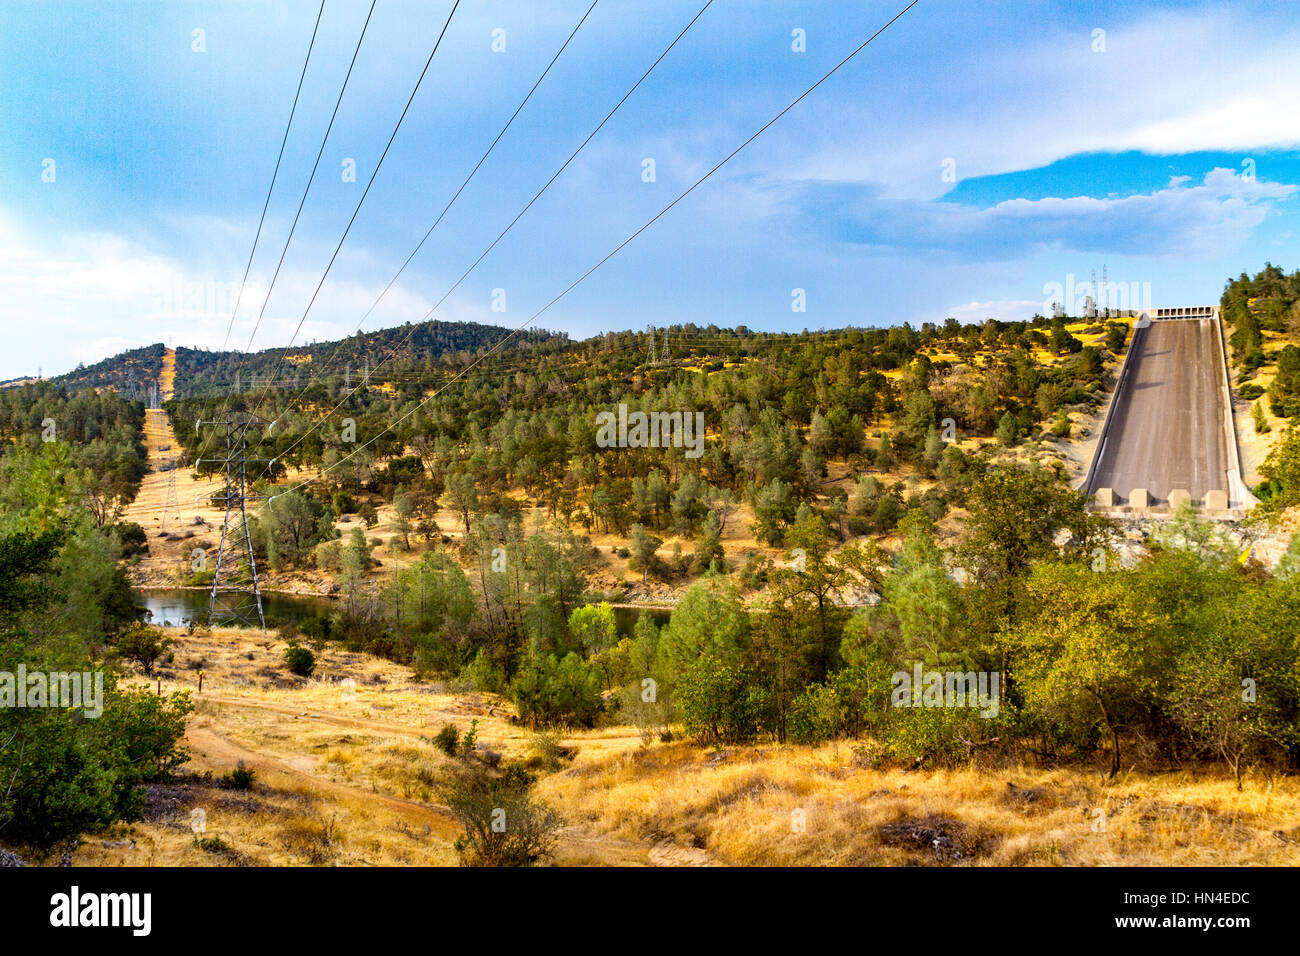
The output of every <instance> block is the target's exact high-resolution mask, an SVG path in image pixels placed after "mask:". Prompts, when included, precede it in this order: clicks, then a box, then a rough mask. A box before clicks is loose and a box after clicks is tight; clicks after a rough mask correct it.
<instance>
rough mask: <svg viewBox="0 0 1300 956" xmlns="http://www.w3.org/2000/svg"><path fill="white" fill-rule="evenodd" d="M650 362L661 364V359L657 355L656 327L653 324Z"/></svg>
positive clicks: (651, 327) (651, 328)
mask: <svg viewBox="0 0 1300 956" xmlns="http://www.w3.org/2000/svg"><path fill="white" fill-rule="evenodd" d="M650 364H651V365H658V364H659V360H658V359H657V358H656V357H655V327H654V326H653V325H652V326H650Z"/></svg>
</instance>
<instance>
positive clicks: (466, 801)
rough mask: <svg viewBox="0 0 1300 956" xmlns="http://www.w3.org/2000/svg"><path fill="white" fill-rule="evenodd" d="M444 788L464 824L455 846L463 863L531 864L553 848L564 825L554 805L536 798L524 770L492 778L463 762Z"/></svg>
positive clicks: (450, 806) (444, 795)
mask: <svg viewBox="0 0 1300 956" xmlns="http://www.w3.org/2000/svg"><path fill="white" fill-rule="evenodd" d="M461 766H462V768H463V769H461V770H460V771H459V772H458V773H456V774H455V775H454V776H453V778H452V780H451V781H450V782H449V783H448V784H447V785H446V786H445V787H444V788H443V790H442V794H441V796H442V802H443V803H445V804H446V806H447V809H448V810H450V811H451V814H452V816H454V817H455V818H456V819H457V820H458V821H459V822H460V824H461V826H463V827H464V828H465V835H464V836H462V837H460V838H459V839H457V840H456V842H455V844H454V846H455V848H456V852H457V853H458V854H459V855H460V859H461V863H462V864H464V865H465V866H530V865H532V864H533V863H536V862H537V861H538V860H539V859H541V858H542V857H545V856H550V855H551V853H552V852H553V851H554V848H555V841H556V835H557V833H558V831H559V829H560V827H562V826H563V825H564V820H563V818H561V817H560V815H559V814H558V813H556V812H555V811H554V810H553V809H552V808H551V807H549V806H547V805H546V804H544V803H541V802H539V801H537V800H535V799H533V797H532V794H531V793H530V791H529V788H528V786H527V783H526V780H527V775H526V774H520V773H519V772H517V771H514V772H511V773H510V774H509V777H508V778H505V779H500V780H494V779H492V778H491V777H489V776H488V775H487V774H485V773H484V772H482V771H481V770H477V769H472V768H473V767H474V765H473V764H463V765H461Z"/></svg>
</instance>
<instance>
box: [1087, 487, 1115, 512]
mask: <svg viewBox="0 0 1300 956" xmlns="http://www.w3.org/2000/svg"><path fill="white" fill-rule="evenodd" d="M1092 497H1093V499H1094V500H1095V501H1096V502H1097V507H1098V508H1114V507H1115V489H1114V488H1098V489H1097V493H1096V494H1094V495H1093V496H1092Z"/></svg>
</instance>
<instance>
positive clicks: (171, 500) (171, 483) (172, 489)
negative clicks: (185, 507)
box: [162, 455, 181, 531]
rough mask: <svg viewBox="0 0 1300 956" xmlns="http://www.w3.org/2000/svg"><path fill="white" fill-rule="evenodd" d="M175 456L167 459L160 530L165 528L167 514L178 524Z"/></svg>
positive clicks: (178, 505)
mask: <svg viewBox="0 0 1300 956" xmlns="http://www.w3.org/2000/svg"><path fill="white" fill-rule="evenodd" d="M176 464H177V462H176V456H175V455H172V456H171V457H170V458H168V459H167V496H166V497H165V498H164V499H163V511H162V530H163V531H166V530H167V519H168V517H169V516H174V517H175V518H176V523H177V525H178V526H179V524H180V511H181V507H180V502H179V501H178V500H177V498H176Z"/></svg>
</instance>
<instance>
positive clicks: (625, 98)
mask: <svg viewBox="0 0 1300 956" xmlns="http://www.w3.org/2000/svg"><path fill="white" fill-rule="evenodd" d="M712 5H713V0H706V2H705V4H704V6H702V7H700V10H699V12H698V13H696V14H695V16H693V17H692V18H691V21H690V22H689V23H687V24H686V26H685V27H683V28H682V31H681V32H680V33H678V34H677V36H676V37H674V38H673V41H672V42H671V43H669V44H668V46H667V47H665V48H664V51H663V52H662V53H660V54H659V56H658V57H656V58H655V61H654V62H653V63H651V64H650V67H649V69H647V70H646V71H645V72H644V73H642V74H641V77H640V78H639V79H638V80H637V81H636V82H635V83H633V84H632V87H631V88H630V89H629V90H628V91H627V92H626V93H624V94H623V98H622V99H620V100H619V101H618V102H617V103H615V104H614V108H613V109H611V110H610V111H609V112H608V113H606V114H605V118H604V119H602V120H601V121H600V122H599V123H598V124H597V125H596V128H595V129H593V130H592V131H591V132H590V133H588V134H587V138H586V139H584V140H583V141H582V143H581V144H579V146H578V148H577V149H575V150H574V151H573V152H572V153H571V154H570V156H569V158H568V159H566V160H565V161H564V163H563V165H561V166H560V168H559V169H557V170H556V171H555V174H554V175H553V176H551V178H550V179H548V180H547V181H546V184H545V185H544V186H542V188H541V189H539V190H538V191H537V193H536V194H535V195H534V196H533V198H532V199H530V200H528V203H527V205H525V206H524V208H523V209H521V210H520V211H519V214H518V215H516V216H515V218H514V219H512V220H510V223H509V224H508V225H507V226H506V227H505V228H504V229H502V230H501V232H500V234H499V235H498V236H497V237H496V238H495V239H493V240H492V242H491V243H490V244H489V245H488V247H487V248H486V249H484V250H483V252H482V253H481V254H480V255H479V257H478V258H477V259H475V260H474V262H473V263H472V264H471V265H470V267H469V268H468V269H466V270H465V271H464V272H463V273H461V276H460V278H459V279H457V280H456V281H455V282H454V283H453V284H452V286H451V288H450V289H448V290H447V291H446V292H445V293H443V296H442V298H441V299H439V300H438V301H437V302H435V303H434V305H433V308H431V309H430V310H429V311H428V312H427V313H425V316H424V318H423V319H421V320H420V322H419V323H417V324H415V325H413V326H412V327H411V331H409V332H407V333H406V336H405V337H404V338H403V339H402V341H400V342H398V343H397V345H395V346H393V348H392V349H391V350H390V352H389V354H388V355H386V356H385V357H384V358H383V359H381V360H380V362H379V365H383V364H384V362H385V361H387V360H388V359H389V358H391V357H392V356H393V355H395V354H397V350H398V349H400V348H401V347H402V346H403V345H405V344H406V343H407V341H409V340H410V338H411V336H412V335H413V334H414V333H415V330H416V329H417V328H419V327H420V325H422V324H423V323H425V322H427V321H428V320H429V318H430V317H431V316H432V315H433V313H434V312H436V311H437V310H438V308H439V307H440V306H441V305H442V304H443V303H444V302H446V301H447V298H448V297H449V296H450V295H451V294H452V293H453V292H455V291H456V290H457V289H458V288H460V284H461V283H462V282H464V281H465V279H466V278H468V277H469V274H470V273H471V272H473V271H474V270H475V269H476V268H478V265H479V263H480V262H482V261H483V260H484V259H485V258H487V256H488V254H489V253H490V252H491V251H492V250H493V249H495V248H496V246H497V244H498V243H499V242H500V241H501V240H502V239H504V238H505V236H506V234H507V233H509V232H510V230H511V229H513V228H514V227H515V224H516V223H517V222H519V220H520V219H522V218H523V217H524V214H525V213H527V212H528V210H529V209H531V208H532V207H533V204H534V203H536V202H537V200H538V199H540V198H541V197H542V194H543V193H545V192H546V190H548V189H549V188H550V187H551V184H552V183H554V182H555V181H556V180H557V179H559V178H560V175H561V174H562V173H563V172H564V171H565V170H566V169H568V168H569V164H570V163H572V162H573V161H574V159H576V158H577V156H578V154H579V153H581V152H582V151H583V150H584V149H585V148H586V146H587V144H588V143H590V142H591V141H592V139H594V138H595V136H596V134H597V133H599V132H600V131H601V129H602V128H604V126H605V124H606V123H608V122H609V121H610V119H611V118H612V117H613V116H614V114H615V113H617V112H618V110H619V109H620V108H621V107H622V105H623V104H624V103H626V102H627V101H628V99H629V98H630V97H631V96H632V94H633V93H635V92H636V91H637V88H638V87H640V86H641V84H642V83H643V82H645V79H646V77H648V76H649V75H650V74H651V73H652V72H653V71H654V69H655V67H657V66H658V65H659V63H660V62H661V61H662V60H663V59H664V57H666V56H667V55H668V54H669V53H670V52H671V51H672V49H673V47H675V46H676V45H677V43H678V41H680V40H681V38H682V37H684V36H685V35H686V32H687V31H688V30H690V28H691V27H693V26H694V25H695V22H696V21H697V20H699V19H700V17H702V16H703V15H704V12H705V11H706V10H708V9H709V7H711V6H712ZM522 330H523V326H521V327H520V328H519V329H516V330H514V331H512V332H511V333H510V335H508V336H507V337H506V339H505V340H503V341H508V340H509V339H510V338H512V337H514V336H515V335H517V334H518V333H519V332H520V331H522ZM378 367H379V366H376V368H378ZM357 387H358V388H360V386H357ZM355 391H356V389H353V392H355ZM348 394H349V395H351V394H352V392H349V393H348ZM346 400H347V396H345V397H344V399H343V400H342V401H340V402H339V404H338V405H335V406H334V408H332V409H330V410H329V411H328V412H326V413H325V415H323V416H322V417H321V418H320V419H318V420H317V421H316V422H315V424H313V425H312V427H311V428H309V429H308V430H307V432H306V433H304V434H303V435H302V437H301V438H299V439H298V441H296V442H294V443H293V444H292V445H290V446H289V448H287V449H285V451H286V452H288V451H290V450H292V449H293V448H295V447H297V445H298V442H301V441H303V440H305V439H306V438H307V436H308V435H310V434H311V433H312V432H313V431H315V430H316V428H317V427H318V426H319V425H320V424H321V422H323V421H325V419H327V418H329V416H330V415H332V414H334V412H336V411H337V410H338V409H339V408H341V407H342V405H343V401H346Z"/></svg>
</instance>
